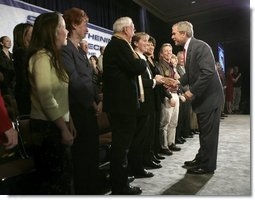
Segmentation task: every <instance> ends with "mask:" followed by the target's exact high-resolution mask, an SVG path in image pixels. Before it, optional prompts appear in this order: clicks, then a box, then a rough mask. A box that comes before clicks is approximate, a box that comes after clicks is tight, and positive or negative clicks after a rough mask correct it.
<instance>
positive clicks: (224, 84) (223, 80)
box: [215, 62, 227, 118]
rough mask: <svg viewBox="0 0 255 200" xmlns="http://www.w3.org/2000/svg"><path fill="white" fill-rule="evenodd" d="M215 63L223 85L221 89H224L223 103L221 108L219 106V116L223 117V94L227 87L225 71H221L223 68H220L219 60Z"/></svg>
mask: <svg viewBox="0 0 255 200" xmlns="http://www.w3.org/2000/svg"><path fill="white" fill-rule="evenodd" d="M215 65H216V69H217V71H218V73H219V77H220V81H221V84H222V86H223V91H224V103H223V105H222V108H221V118H224V117H226V116H227V115H225V113H224V112H225V111H224V110H225V95H226V88H227V86H226V77H225V73H224V71H223V68H222V66H221V64H220V62H216V63H215Z"/></svg>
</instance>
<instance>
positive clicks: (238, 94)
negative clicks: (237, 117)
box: [232, 66, 242, 113]
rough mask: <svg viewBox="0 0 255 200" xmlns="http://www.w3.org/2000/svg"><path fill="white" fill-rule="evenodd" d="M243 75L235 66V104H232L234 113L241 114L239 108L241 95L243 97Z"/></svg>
mask: <svg viewBox="0 0 255 200" xmlns="http://www.w3.org/2000/svg"><path fill="white" fill-rule="evenodd" d="M241 76H242V74H241V72H240V71H239V67H238V66H234V73H233V78H234V79H235V81H234V85H233V104H232V111H233V112H234V113H238V112H240V110H239V106H240V101H241V95H242V77H241Z"/></svg>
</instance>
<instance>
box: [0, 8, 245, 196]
mask: <svg viewBox="0 0 255 200" xmlns="http://www.w3.org/2000/svg"><path fill="white" fill-rule="evenodd" d="M88 21H89V17H88V15H87V13H86V12H85V11H84V10H82V9H79V8H71V9H68V10H66V11H64V12H63V15H61V14H60V13H57V12H50V13H44V14H41V15H39V16H38V17H37V18H36V20H35V23H34V24H33V25H31V24H28V23H20V24H18V25H17V26H16V27H15V28H14V30H13V40H14V44H13V51H12V53H11V52H10V48H11V46H12V43H11V40H10V38H9V37H8V36H3V37H1V38H0V44H1V47H2V50H1V54H0V89H1V98H0V108H1V110H0V111H1V112H0V119H1V123H0V125H1V126H0V136H1V137H0V142H1V144H3V145H4V146H5V147H6V148H12V147H13V146H15V145H17V142H18V141H17V131H16V130H15V129H14V128H13V127H12V126H11V121H12V120H14V119H15V117H17V116H15V114H14V116H10V113H11V110H9V116H8V114H7V110H6V105H4V101H3V99H2V96H3V97H6V96H10V97H11V98H13V99H15V102H16V104H17V108H16V109H17V113H18V115H29V116H30V131H31V137H32V141H33V146H32V148H31V149H30V151H31V152H30V153H31V155H32V157H33V158H34V161H35V168H36V175H35V176H36V178H35V182H36V185H37V186H36V188H37V189H36V191H33V192H34V194H58V195H63V194H77V195H91V194H98V188H99V187H100V178H99V177H100V176H99V168H98V164H99V153H98V151H99V136H98V132H99V130H98V129H99V128H98V124H97V116H98V115H99V114H100V113H102V112H105V113H106V114H107V117H108V118H109V121H110V125H111V131H112V142H111V152H110V171H109V173H110V185H111V190H112V193H111V194H114V195H138V194H141V193H142V189H141V188H140V187H133V186H131V185H130V182H131V181H132V180H133V179H134V178H149V177H153V176H154V174H153V173H152V172H150V170H149V169H157V168H161V167H162V165H161V164H160V162H161V160H162V159H165V156H171V155H172V154H173V153H175V152H176V153H178V151H181V148H180V144H183V143H184V142H186V138H192V137H193V134H199V141H200V147H199V150H198V153H197V154H196V155H195V158H194V159H193V160H191V161H186V162H185V163H184V166H185V167H186V168H187V169H188V170H187V173H191V174H207V173H214V171H215V170H216V168H217V164H216V163H217V147H218V135H219V124H220V117H221V116H222V114H224V110H225V108H224V105H225V103H224V101H226V110H227V113H229V114H230V113H232V112H233V111H237V110H239V104H240V96H241V73H240V72H239V70H238V67H235V68H234V69H232V68H231V69H230V70H229V73H228V74H227V78H226V81H225V75H224V74H223V72H222V69H221V66H220V64H219V63H216V62H215V59H214V56H213V54H212V51H211V48H210V47H209V45H207V44H206V43H205V42H203V41H201V40H197V39H195V38H194V33H193V26H192V24H191V23H189V22H187V21H182V22H178V23H176V24H174V25H173V26H172V37H171V38H172V40H173V41H174V43H175V45H176V46H183V47H184V50H183V51H179V52H178V53H177V54H176V55H175V54H173V52H172V50H173V47H172V45H171V44H170V43H164V44H162V45H161V47H160V50H159V53H158V54H157V55H158V57H155V52H154V50H155V47H156V40H155V38H153V36H151V35H149V34H148V33H145V32H135V26H134V23H133V21H132V19H131V18H130V17H121V18H118V19H117V20H116V21H115V22H114V24H113V36H112V38H111V40H110V42H109V43H108V44H107V45H106V47H104V46H102V47H101V48H100V56H99V57H97V56H95V55H92V56H90V57H89V58H88V56H87V54H88V43H87V41H86V40H84V38H85V36H86V34H87V33H88V31H89V30H88V27H87V25H88ZM216 67H217V68H216ZM223 86H224V88H223ZM224 92H225V95H224ZM224 96H225V97H226V99H225V100H224ZM234 97H235V98H234ZM13 109H15V108H13ZM14 113H15V112H14ZM16 115H17V114H16ZM2 122H3V123H2Z"/></svg>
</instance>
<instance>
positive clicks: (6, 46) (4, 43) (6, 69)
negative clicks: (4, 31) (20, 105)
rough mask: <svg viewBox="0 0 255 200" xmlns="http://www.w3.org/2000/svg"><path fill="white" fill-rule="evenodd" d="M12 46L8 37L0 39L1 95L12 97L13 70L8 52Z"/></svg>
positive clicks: (13, 84)
mask: <svg viewBox="0 0 255 200" xmlns="http://www.w3.org/2000/svg"><path fill="white" fill-rule="evenodd" d="M11 46H12V42H11V39H10V38H9V37H8V36H2V37H1V38H0V47H1V49H0V89H1V91H2V95H3V96H4V95H11V96H12V97H14V86H15V71H14V68H13V60H12V53H11V52H10V51H9V50H10V48H11Z"/></svg>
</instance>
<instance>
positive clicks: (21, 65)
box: [12, 23, 33, 115]
mask: <svg viewBox="0 0 255 200" xmlns="http://www.w3.org/2000/svg"><path fill="white" fill-rule="evenodd" d="M32 31H33V25H31V24H29V23H20V24H17V25H16V26H15V27H14V29H13V50H12V52H13V66H14V69H15V77H16V85H15V98H16V102H17V106H18V111H19V114H20V115H28V114H30V110H31V100H30V86H29V83H28V78H27V66H26V65H25V64H26V63H25V62H26V60H25V59H26V57H27V49H28V46H29V43H30V40H31V35H32Z"/></svg>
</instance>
